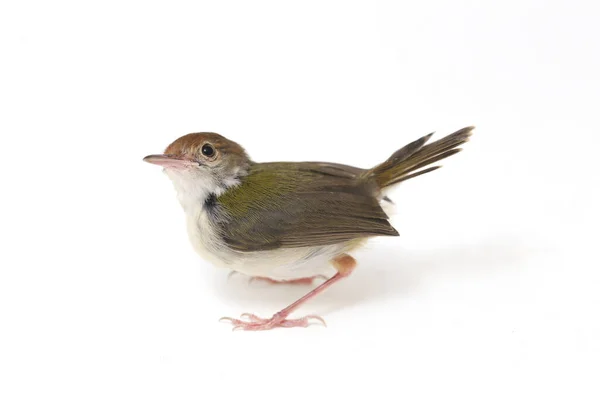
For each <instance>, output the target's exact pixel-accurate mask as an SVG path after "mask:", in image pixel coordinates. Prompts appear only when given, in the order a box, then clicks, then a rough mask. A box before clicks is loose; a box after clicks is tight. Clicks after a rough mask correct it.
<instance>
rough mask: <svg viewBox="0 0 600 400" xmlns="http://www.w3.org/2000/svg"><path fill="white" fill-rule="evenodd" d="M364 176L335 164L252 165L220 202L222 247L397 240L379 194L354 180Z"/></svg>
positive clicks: (244, 248)
mask: <svg viewBox="0 0 600 400" xmlns="http://www.w3.org/2000/svg"><path fill="white" fill-rule="evenodd" d="M363 171H364V170H362V169H360V168H355V167H349V166H345V165H341V164H331V163H265V164H254V165H253V166H252V168H251V170H250V173H249V175H248V176H246V177H245V178H244V180H243V182H242V184H241V185H240V186H238V187H236V188H234V189H231V190H229V191H228V192H226V193H225V194H223V195H221V196H220V197H218V198H217V199H216V201H215V205H214V207H218V208H219V210H220V211H221V212H215V213H212V215H214V216H216V215H219V216H220V217H219V218H216V217H215V223H216V224H217V225H218V226H219V228H220V232H221V235H222V237H223V239H224V241H225V242H226V243H227V244H228V245H229V246H230V247H231V248H233V249H235V250H239V251H259V250H269V249H275V248H285V247H307V246H322V245H329V244H335V243H340V242H345V241H348V240H352V239H357V238H364V237H369V236H397V235H398V232H397V231H396V230H395V229H394V228H393V227H392V226H391V225H390V223H389V222H388V216H387V215H386V214H385V212H384V211H383V210H382V209H381V206H380V205H379V202H378V201H377V199H376V198H375V190H376V188H375V187H373V186H372V183H370V182H366V181H363V180H359V179H356V177H357V175H359V174H360V173H362V172H363ZM242 193H243V195H242ZM225 210H227V211H225ZM215 211H216V210H215ZM223 215H225V217H224V218H223V217H222V216H223Z"/></svg>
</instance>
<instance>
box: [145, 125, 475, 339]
mask: <svg viewBox="0 0 600 400" xmlns="http://www.w3.org/2000/svg"><path fill="white" fill-rule="evenodd" d="M473 129H474V127H466V128H463V129H461V130H459V131H457V132H454V133H452V134H450V135H448V136H446V137H444V138H442V139H440V140H437V141H435V142H432V143H429V144H427V142H428V140H429V139H430V138H431V136H432V135H433V133H431V134H429V135H426V136H423V137H421V138H420V139H418V140H415V141H414V142H412V143H410V144H408V145H406V146H404V147H402V148H401V149H400V150H398V151H396V152H395V153H394V154H392V155H391V156H390V157H389V158H388V159H387V160H385V161H384V162H382V163H381V164H379V165H377V166H375V167H373V168H370V169H362V168H357V167H352V166H348V165H342V164H336V163H329V162H267V163H257V162H254V161H252V160H251V159H250V158H249V157H248V155H247V154H246V151H245V150H244V149H243V148H242V147H241V146H240V145H239V144H237V143H235V142H233V141H231V140H228V139H226V138H225V137H223V136H221V135H219V134H217V133H211V132H203V133H190V134H188V135H185V136H182V137H180V138H179V139H177V140H175V141H174V142H173V143H171V144H170V145H169V146H168V147H167V148H166V150H165V151H164V153H163V154H156V155H149V156H147V157H145V158H144V161H146V162H149V163H152V164H156V165H159V166H162V167H163V168H164V172H165V173H166V174H167V176H168V177H169V178H170V179H171V181H172V182H173V184H174V186H175V190H176V192H177V197H178V200H179V202H180V203H181V206H182V207H183V210H184V211H185V214H186V220H187V231H188V235H189V238H190V240H191V243H192V245H193V247H194V249H195V250H196V251H197V252H198V253H199V254H200V255H201V256H202V257H203V258H205V259H206V260H208V261H209V262H211V263H212V264H214V265H216V266H220V267H225V268H229V269H231V270H232V271H235V272H239V273H242V274H244V275H247V276H250V277H253V279H264V280H267V281H270V282H282V283H312V281H313V279H316V278H318V277H322V276H326V275H328V274H329V275H331V273H332V272H335V273H334V274H333V276H332V277H330V278H329V279H327V280H326V281H325V282H323V283H322V284H321V285H319V286H317V287H316V288H315V289H314V290H312V291H310V292H309V293H307V294H306V295H305V296H303V297H301V298H300V299H298V300H297V301H295V302H294V303H292V304H290V305H289V306H288V307H286V308H284V309H282V310H281V311H279V312H277V313H275V314H274V315H273V316H272V317H270V318H261V317H258V316H256V315H254V314H249V313H245V314H242V316H241V317H240V318H239V319H237V318H229V317H226V318H222V320H226V321H228V322H230V323H231V324H233V327H234V329H242V330H253V331H255V330H268V329H272V328H276V327H306V326H308V325H309V324H310V322H312V321H320V322H321V323H323V324H324V325H325V321H324V320H323V318H321V317H320V316H317V315H307V316H305V317H302V318H290V317H289V316H290V314H291V313H292V312H293V311H295V310H296V309H297V308H298V307H300V306H301V305H302V304H304V303H305V302H306V301H308V300H309V299H311V298H313V297H315V296H316V295H318V294H319V293H321V292H323V291H324V290H325V289H327V288H328V287H330V286H331V285H333V284H334V283H336V282H338V281H339V280H341V279H343V278H344V277H347V276H349V275H350V274H351V273H352V271H353V270H354V268H355V266H356V260H355V259H354V258H353V257H352V256H351V255H350V254H349V253H351V252H352V251H353V250H356V249H357V248H359V247H360V246H362V245H363V244H364V243H365V242H366V241H367V240H368V239H369V238H371V237H374V236H398V232H397V231H396V229H394V227H392V225H391V224H390V222H389V217H388V214H386V212H385V211H384V208H383V207H382V206H386V205H389V204H390V203H392V202H391V200H390V199H389V198H388V197H387V196H386V192H387V191H388V189H389V188H391V187H393V186H395V185H397V184H399V183H400V182H403V181H406V180H407V179H411V178H414V177H416V176H419V175H422V174H425V173H428V172H431V171H433V170H435V169H437V168H440V166H439V165H438V166H429V165H431V164H433V163H435V162H437V161H440V160H442V159H444V158H446V157H449V156H451V155H453V154H456V153H458V152H459V151H460V150H461V149H460V148H459V146H460V145H462V144H463V143H465V142H467V141H468V139H469V136H470V135H471V131H472V130H473ZM332 267H333V269H332Z"/></svg>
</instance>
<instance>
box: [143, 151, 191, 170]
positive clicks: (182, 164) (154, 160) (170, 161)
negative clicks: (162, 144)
mask: <svg viewBox="0 0 600 400" xmlns="http://www.w3.org/2000/svg"><path fill="white" fill-rule="evenodd" d="M144 161H146V162H148V163H150V164H156V165H160V166H161V167H164V168H186V167H190V166H193V165H198V162H197V161H193V160H188V159H183V158H177V157H175V156H171V155H168V154H153V155H150V156H146V157H144Z"/></svg>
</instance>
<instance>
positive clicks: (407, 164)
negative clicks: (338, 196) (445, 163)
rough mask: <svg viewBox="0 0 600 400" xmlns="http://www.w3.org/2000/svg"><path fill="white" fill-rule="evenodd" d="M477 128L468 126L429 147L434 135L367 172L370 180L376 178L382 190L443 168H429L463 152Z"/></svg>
mask: <svg viewBox="0 0 600 400" xmlns="http://www.w3.org/2000/svg"><path fill="white" fill-rule="evenodd" d="M474 128H475V127H473V126H468V127H466V128H462V129H461V130H459V131H456V132H454V133H452V134H450V135H448V136H446V137H443V138H441V139H439V140H436V141H435V142H431V143H429V144H427V145H426V144H425V143H427V141H428V140H429V138H430V137H431V136H432V135H433V133H430V134H429V135H426V136H423V137H422V138H420V139H417V140H415V141H414V142H412V143H409V144H407V145H406V146H404V147H403V148H401V149H400V150H398V151H396V152H395V153H394V154H392V155H391V156H390V158H388V159H387V160H385V161H384V162H383V163H381V164H379V165H377V166H376V167H374V168H372V169H370V170H368V171H367V172H366V177H367V178H368V179H374V180H375V182H377V185H378V186H379V187H380V188H382V189H383V188H385V187H387V186H391V185H394V184H396V183H400V182H402V181H405V180H407V179H411V178H414V177H415V176H419V175H423V174H426V173H428V172H431V171H434V170H436V169H438V168H440V167H441V166H440V165H436V166H433V167H429V168H424V167H427V166H428V165H430V164H433V163H435V162H437V161H440V160H442V159H444V158H446V157H450V156H451V155H453V154H456V153H458V152H459V151H461V150H462V149H461V148H458V146H460V145H462V144H464V143H466V142H467V141H468V140H469V136H471V131H472V130H473V129H474Z"/></svg>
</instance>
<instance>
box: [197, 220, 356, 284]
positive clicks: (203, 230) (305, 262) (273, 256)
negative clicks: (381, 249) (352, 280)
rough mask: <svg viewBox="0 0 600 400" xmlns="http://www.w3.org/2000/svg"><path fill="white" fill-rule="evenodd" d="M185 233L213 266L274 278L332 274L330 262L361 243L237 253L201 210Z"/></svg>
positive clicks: (352, 242)
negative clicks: (225, 241)
mask: <svg viewBox="0 0 600 400" xmlns="http://www.w3.org/2000/svg"><path fill="white" fill-rule="evenodd" d="M188 235H189V238H190V241H191V243H192V246H193V247H194V250H196V252H197V253H198V254H199V255H200V256H201V257H202V258H204V259H205V260H207V261H209V262H210V263H212V264H213V265H215V266H217V267H225V268H229V269H232V270H234V271H237V272H240V273H242V274H244V275H248V276H260V277H266V278H271V279H274V280H290V279H300V278H307V277H312V276H316V275H331V274H333V273H334V272H335V269H334V268H333V267H332V265H331V262H330V261H331V260H332V259H333V258H335V257H336V256H338V255H340V254H343V253H345V252H347V251H350V250H352V249H354V248H356V247H357V246H359V245H360V244H362V243H363V242H364V239H361V240H358V241H357V240H353V241H349V242H343V243H338V244H333V245H326V246H315V247H298V248H280V249H274V250H265V251H253V252H240V251H236V250H232V249H231V248H229V247H228V246H227V245H226V244H225V243H224V241H223V240H222V239H221V237H220V235H219V234H218V233H217V231H216V229H214V227H213V225H212V223H211V222H210V220H209V218H208V216H207V215H206V212H204V211H203V210H199V211H198V212H197V213H195V215H193V216H190V217H189V218H188Z"/></svg>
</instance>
